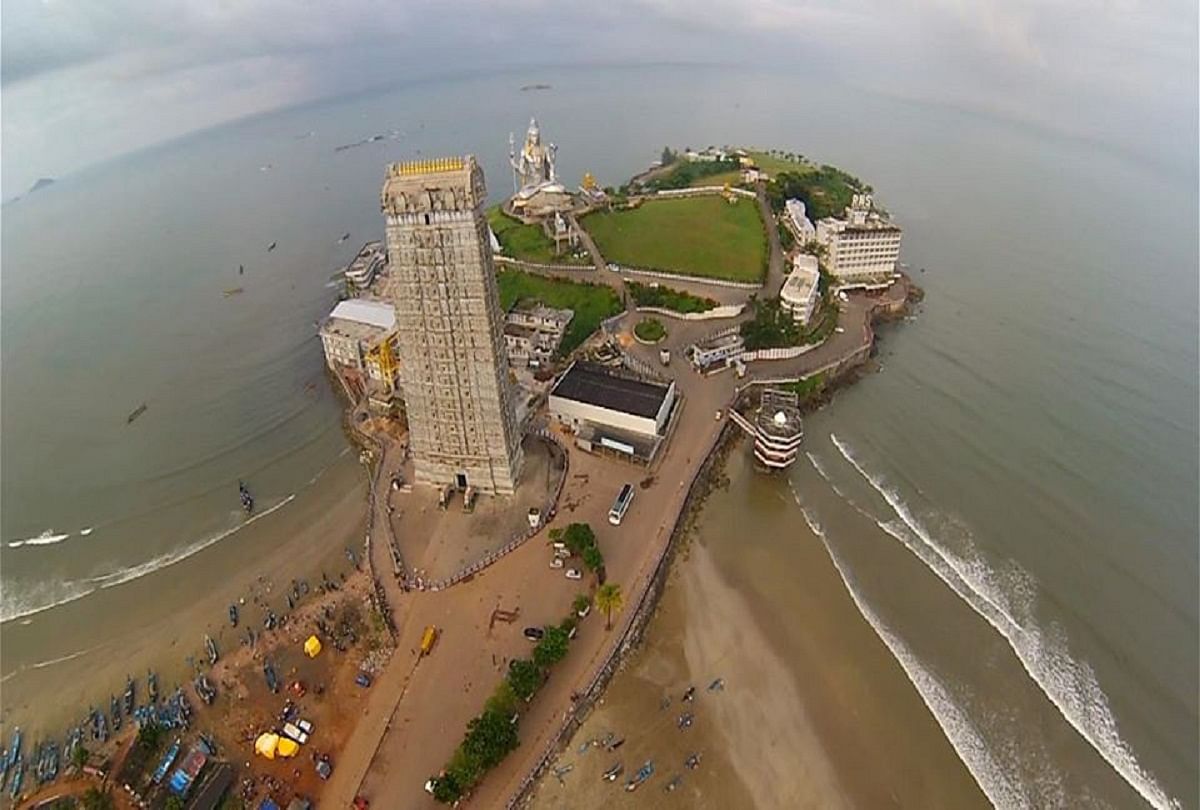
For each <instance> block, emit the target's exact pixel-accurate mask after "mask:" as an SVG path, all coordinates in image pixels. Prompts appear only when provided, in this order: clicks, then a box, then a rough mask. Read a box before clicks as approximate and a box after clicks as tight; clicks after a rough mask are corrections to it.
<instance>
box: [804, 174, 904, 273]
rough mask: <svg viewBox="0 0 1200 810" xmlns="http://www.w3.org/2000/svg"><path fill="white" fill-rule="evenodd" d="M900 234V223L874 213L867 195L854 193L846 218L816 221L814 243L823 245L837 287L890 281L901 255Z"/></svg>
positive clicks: (828, 218)
mask: <svg viewBox="0 0 1200 810" xmlns="http://www.w3.org/2000/svg"><path fill="white" fill-rule="evenodd" d="M900 236H901V231H900V226H898V225H895V224H893V223H892V222H891V221H889V220H887V219H885V218H883V217H881V216H880V215H879V214H878V213H876V212H874V211H873V210H872V203H871V197H870V195H867V194H856V195H854V199H853V202H851V204H850V207H849V208H847V209H846V219H837V218H835V217H825V218H824V219H822V220H819V221H818V222H817V242H819V243H820V244H822V245H824V246H825V249H826V257H825V259H826V266H827V267H828V268H829V272H830V273H832V274H833V276H834V278H836V279H837V281H838V286H840V287H871V286H876V285H882V284H886V283H888V282H890V280H891V276H892V274H893V273H895V271H896V261H897V260H898V259H899V258H900Z"/></svg>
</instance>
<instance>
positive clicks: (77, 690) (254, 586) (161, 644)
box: [4, 460, 365, 795]
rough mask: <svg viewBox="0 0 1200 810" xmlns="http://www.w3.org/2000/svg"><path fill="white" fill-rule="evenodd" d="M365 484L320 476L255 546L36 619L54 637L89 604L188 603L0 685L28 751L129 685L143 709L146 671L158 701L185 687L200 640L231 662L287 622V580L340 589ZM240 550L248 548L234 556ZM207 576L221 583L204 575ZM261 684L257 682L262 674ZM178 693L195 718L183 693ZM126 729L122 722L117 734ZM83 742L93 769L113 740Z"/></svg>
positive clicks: (349, 473) (343, 473)
mask: <svg viewBox="0 0 1200 810" xmlns="http://www.w3.org/2000/svg"><path fill="white" fill-rule="evenodd" d="M364 482H365V476H364V475H363V473H362V471H361V469H359V467H358V465H357V463H356V462H353V461H352V460H351V461H348V462H347V463H346V464H344V465H342V469H341V470H330V471H329V473H327V475H326V478H325V479H323V481H322V483H324V484H326V488H325V489H324V490H322V491H321V492H319V493H318V494H317V497H311V498H306V499H299V498H298V499H297V500H296V502H295V503H293V504H291V505H289V507H287V508H284V509H280V510H279V511H277V512H275V513H273V514H271V515H269V516H267V517H266V518H264V519H263V520H261V521H259V522H258V523H256V524H255V526H254V527H252V528H253V529H254V530H256V531H259V532H263V533H264V534H263V535H262V536H259V537H255V538H253V539H247V538H246V537H243V536H241V533H239V534H236V535H233V536H232V537H230V538H229V539H228V540H226V541H223V542H221V543H217V544H216V545H214V546H211V547H210V548H207V549H205V550H204V551H202V552H200V553H199V554H196V555H195V556H194V557H191V558H189V559H187V560H185V561H183V562H181V563H178V564H177V565H174V566H171V567H169V568H167V569H164V570H163V571H160V572H156V573H155V574H152V575H150V576H147V577H143V578H142V579H138V580H135V581H133V582H131V583H128V584H127V585H125V586H122V587H119V588H113V589H111V591H101V592H99V593H98V594H97V595H96V596H95V597H89V598H88V599H83V600H80V601H79V602H77V603H72V604H71V605H68V606H66V607H64V608H62V609H60V610H56V611H52V612H50V613H48V614H46V615H45V616H44V617H43V616H40V615H39V616H35V617H33V625H32V627H33V629H38V628H39V626H41V625H44V627H43V628H42V632H54V625H55V624H56V623H57V622H60V621H67V622H70V621H72V620H73V619H72V617H73V615H74V614H75V612H76V611H79V610H89V609H96V608H95V607H94V606H92V605H89V604H88V603H89V601H90V600H91V599H92V598H97V599H105V600H115V601H116V602H118V603H119V602H123V601H130V602H132V603H133V604H135V605H136V604H139V603H141V604H143V605H147V604H153V602H152V601H147V600H154V599H157V598H160V596H156V593H158V592H159V591H160V589H167V590H168V591H174V593H173V596H172V598H173V599H174V598H179V599H180V601H182V600H183V596H182V595H183V594H186V595H187V596H188V597H190V598H188V599H187V603H186V606H185V607H183V608H180V609H177V610H172V611H170V612H168V613H165V614H162V615H158V614H155V613H154V612H153V611H151V610H149V609H147V608H145V607H143V608H141V610H143V611H144V612H145V614H146V621H145V622H144V624H142V625H141V626H140V627H138V628H136V631H134V632H131V633H127V634H124V633H123V634H120V635H114V636H113V637H110V638H103V639H96V640H95V643H94V645H91V646H90V647H89V649H87V651H86V652H85V654H83V655H80V656H78V657H76V658H73V659H71V660H68V661H63V662H59V663H56V664H55V665H53V666H47V667H44V668H40V669H37V670H32V671H27V672H19V673H17V674H16V675H15V676H13V678H12V679H11V680H10V682H9V683H6V684H5V685H4V687H5V688H4V702H5V704H6V705H5V710H6V713H10V714H9V716H12V717H15V718H19V719H20V720H21V721H22V722H23V723H24V724H25V732H26V739H27V740H28V741H29V742H31V743H32V742H35V741H37V740H38V739H40V738H42V736H43V734H44V733H46V730H49V733H51V734H53V736H55V737H57V738H59V739H60V740H61V738H62V735H63V731H64V729H65V728H66V727H67V725H68V724H70V723H77V722H79V721H80V720H81V718H82V716H83V714H84V713H85V711H86V710H87V708H88V706H90V705H96V706H103V707H104V708H105V709H107V707H108V698H109V696H110V695H111V694H119V693H120V691H121V690H122V689H123V688H124V684H125V679H126V676H127V675H132V676H133V677H134V678H135V679H136V681H137V700H138V703H139V704H140V703H142V702H144V700H145V694H146V692H145V689H146V679H145V673H146V672H147V670H149V669H153V670H155V671H157V672H158V674H159V684H160V690H159V691H160V694H167V693H169V692H171V691H173V690H174V689H175V687H176V686H177V685H181V684H189V683H190V681H191V679H192V677H193V676H194V673H195V672H196V671H198V670H197V667H198V666H201V665H203V666H204V667H205V668H207V660H206V659H205V654H204V636H205V634H210V635H212V637H213V638H214V640H215V641H216V643H217V645H218V648H219V650H220V651H221V654H222V657H223V658H229V657H231V656H233V655H234V654H235V652H236V651H237V650H239V648H240V647H241V642H242V641H243V639H244V637H245V633H246V630H247V628H248V627H251V626H252V627H254V628H255V629H256V630H262V619H263V616H264V615H265V611H266V609H267V608H268V607H269V608H270V609H272V610H274V611H275V612H276V614H277V615H280V616H282V615H284V614H286V613H287V612H288V607H287V604H286V601H285V590H286V585H287V583H289V582H290V581H291V580H292V579H307V581H308V582H309V583H310V585H311V586H312V587H314V588H315V586H316V585H317V584H318V583H319V581H320V576H321V574H322V572H324V573H326V574H327V575H328V576H329V577H331V578H332V579H334V580H338V579H340V577H341V576H342V575H343V574H345V573H347V572H348V571H350V570H351V566H350V563H349V561H348V559H347V558H346V556H345V549H346V548H347V547H348V546H349V547H352V548H353V549H355V551H356V552H358V553H360V554H361V549H362V540H363V536H364V510H363V505H364V502H365V500H364V498H365V496H364V491H365V486H364ZM239 542H241V543H243V544H245V545H242V546H238V545H237V544H238V543H239ZM226 543H230V544H234V545H232V546H226ZM231 558H232V559H231ZM214 570H220V571H221V572H222V574H221V575H220V576H219V577H218V576H215V575H213V574H212V573H210V572H212V571H214ZM260 578H261V579H260ZM268 589H270V590H269V591H268ZM243 598H244V599H245V600H246V604H244V605H243V606H242V608H241V614H242V615H241V623H240V626H239V628H238V629H237V630H234V629H233V628H231V627H230V626H229V621H228V606H229V605H230V604H231V603H234V602H238V601H239V599H243ZM256 598H257V599H258V602H259V603H258V604H255V601H254V600H255V599H256ZM309 601H312V597H310V600H309ZM6 633H7V630H6ZM221 664H225V661H222V662H221ZM258 680H259V681H261V680H262V675H261V671H259V676H258ZM13 687H16V688H13ZM185 690H187V691H188V693H189V698H191V700H192V702H193V704H194V705H195V706H196V707H197V708H200V702H199V700H198V699H196V698H195V695H194V693H192V692H191V691H190V686H185ZM200 715H201V719H200V721H199V723H200V725H199V726H198V727H199V728H204V727H205V723H206V722H207V721H206V719H205V717H204V715H205V710H203V709H201V711H200ZM26 718H29V719H28V720H27V719H26ZM30 721H32V722H30ZM130 725H131V723H130V721H128V720H127V721H126V723H125V725H124V728H126V729H127V728H129V726H130ZM210 730H213V729H211V728H210ZM85 742H86V744H87V746H88V748H89V750H93V751H95V754H96V756H95V757H94V759H93V761H94V762H100V761H103V760H104V759H106V758H107V757H109V756H110V755H111V754H112V752H113V751H114V749H115V742H116V740H110V743H109V745H108V746H107V747H105V748H103V749H100V748H98V747H97V746H96V744H95V743H93V742H92V741H91V740H90V739H87V740H86V741H85ZM6 795H7V794H6Z"/></svg>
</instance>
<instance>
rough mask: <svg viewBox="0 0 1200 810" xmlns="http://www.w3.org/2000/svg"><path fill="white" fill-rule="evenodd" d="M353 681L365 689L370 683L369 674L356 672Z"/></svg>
mask: <svg viewBox="0 0 1200 810" xmlns="http://www.w3.org/2000/svg"><path fill="white" fill-rule="evenodd" d="M354 682H355V683H356V684H358V685H359V686H361V687H362V688H363V689H366V688H367V687H368V686H370V685H371V676H370V675H368V674H367V673H365V672H360V673H358V676H357V677H356V678H355V679H354Z"/></svg>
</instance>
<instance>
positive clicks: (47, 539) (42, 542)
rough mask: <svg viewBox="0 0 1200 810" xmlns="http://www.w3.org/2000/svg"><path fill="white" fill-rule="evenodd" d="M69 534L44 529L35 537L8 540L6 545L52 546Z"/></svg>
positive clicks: (12, 546) (13, 546)
mask: <svg viewBox="0 0 1200 810" xmlns="http://www.w3.org/2000/svg"><path fill="white" fill-rule="evenodd" d="M70 536H71V535H69V534H56V533H55V532H54V530H53V529H46V531H44V532H42V533H41V534H39V535H38V536H37V537H26V538H24V539H23V540H12V541H9V544H8V547H9V548H20V547H21V546H52V545H54V544H55V543H61V542H62V541H63V540H66V539H67V538H68V537H70Z"/></svg>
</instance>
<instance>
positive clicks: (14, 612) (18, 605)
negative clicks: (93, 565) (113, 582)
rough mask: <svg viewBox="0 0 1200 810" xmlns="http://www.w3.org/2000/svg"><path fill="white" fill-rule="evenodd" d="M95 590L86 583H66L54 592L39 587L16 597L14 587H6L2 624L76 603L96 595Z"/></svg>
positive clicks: (0, 607)
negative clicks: (91, 594)
mask: <svg viewBox="0 0 1200 810" xmlns="http://www.w3.org/2000/svg"><path fill="white" fill-rule="evenodd" d="M95 590H96V588H95V587H94V586H89V585H87V584H85V583H81V582H64V583H62V585H61V586H58V587H56V588H55V589H54V590H53V591H49V592H48V589H47V588H46V587H37V588H35V589H34V590H33V591H32V592H26V593H24V594H19V595H14V594H13V589H12V587H11V586H7V585H6V586H5V587H4V589H3V599H2V600H0V622H9V621H12V620H13V619H24V618H25V617H27V616H32V615H34V614H35V613H41V612H42V611H43V610H50V609H51V608H56V607H59V606H60V605H65V604H67V603H68V602H74V601H75V600H76V599H82V598H83V597H85V596H87V595H88V594H90V593H94V592H95ZM28 621H29V620H28V619H26V621H24V622H22V624H27V623H28Z"/></svg>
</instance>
